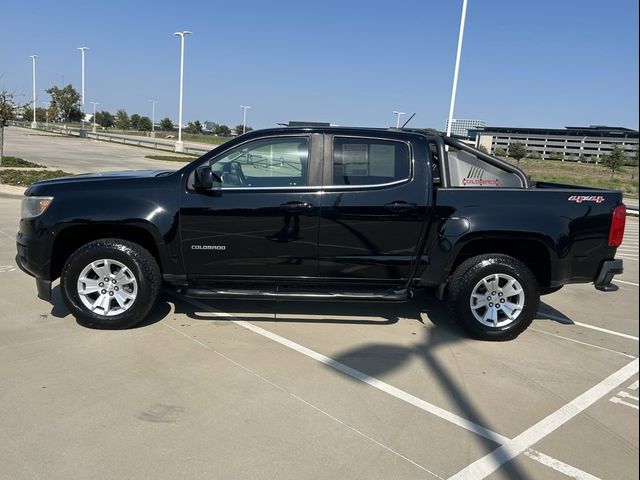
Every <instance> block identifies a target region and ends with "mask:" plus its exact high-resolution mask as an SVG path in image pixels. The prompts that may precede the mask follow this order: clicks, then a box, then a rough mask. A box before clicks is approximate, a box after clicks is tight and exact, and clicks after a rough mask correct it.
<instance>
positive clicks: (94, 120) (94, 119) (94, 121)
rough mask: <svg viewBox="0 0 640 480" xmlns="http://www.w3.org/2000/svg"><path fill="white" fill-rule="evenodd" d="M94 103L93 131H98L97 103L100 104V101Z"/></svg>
mask: <svg viewBox="0 0 640 480" xmlns="http://www.w3.org/2000/svg"><path fill="white" fill-rule="evenodd" d="M90 103H93V133H96V105H100V104H99V103H98V102H90Z"/></svg>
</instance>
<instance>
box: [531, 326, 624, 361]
mask: <svg viewBox="0 0 640 480" xmlns="http://www.w3.org/2000/svg"><path fill="white" fill-rule="evenodd" d="M528 330H531V331H534V332H538V333H543V334H545V335H549V336H551V337H556V338H561V339H562V340H567V341H569V342H573V343H579V344H580V345H584V346H586V347H592V348H597V349H598V350H605V351H607V352H611V353H615V354H617V355H622V356H623V357H627V358H636V357H634V356H633V355H629V354H628V353H624V352H619V351H617V350H611V349H610V348H606V347H601V346H600V345H594V344H593V343H587V342H583V341H581V340H576V339H574V338H569V337H563V336H562V335H558V334H557V333H551V332H545V331H544V330H538V329H537V328H531V327H529V328H528Z"/></svg>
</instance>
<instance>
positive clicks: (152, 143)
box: [9, 121, 217, 155]
mask: <svg viewBox="0 0 640 480" xmlns="http://www.w3.org/2000/svg"><path fill="white" fill-rule="evenodd" d="M9 125H12V126H14V127H23V128H31V122H18V121H11V122H9ZM37 130H43V131H47V132H52V133H60V134H62V135H68V136H71V137H80V136H86V138H90V139H93V140H98V141H101V142H112V143H121V144H123V145H135V146H137V147H146V148H153V149H155V150H164V151H168V152H174V151H175V142H172V141H170V140H161V139H155V138H148V139H147V138H139V137H133V136H127V135H113V134H111V133H100V132H95V133H94V132H92V131H91V130H87V129H85V130H84V132H83V133H84V135H83V134H82V133H81V129H80V128H76V127H68V126H66V125H59V124H55V123H49V124H46V123H45V124H42V123H39V124H38V128H37ZM215 147H217V145H212V146H211V148H206V147H195V146H189V145H187V144H185V146H184V151H183V153H187V154H194V155H202V154H204V153H207V152H208V151H210V150H212V149H214V148H215Z"/></svg>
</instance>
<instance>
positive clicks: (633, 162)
mask: <svg viewBox="0 0 640 480" xmlns="http://www.w3.org/2000/svg"><path fill="white" fill-rule="evenodd" d="M638 156H639V153H638V145H636V149H635V150H634V152H633V155H632V156H631V163H630V165H631V180H633V179H634V178H635V177H636V171H637V170H638Z"/></svg>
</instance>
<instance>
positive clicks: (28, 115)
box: [22, 105, 37, 122]
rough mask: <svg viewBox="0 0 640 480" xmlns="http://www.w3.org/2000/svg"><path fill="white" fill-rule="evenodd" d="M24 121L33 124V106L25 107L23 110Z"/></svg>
mask: <svg viewBox="0 0 640 480" xmlns="http://www.w3.org/2000/svg"><path fill="white" fill-rule="evenodd" d="M36 110H37V109H36ZM22 120H23V121H25V122H33V108H31V105H25V106H24V107H23V108H22Z"/></svg>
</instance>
